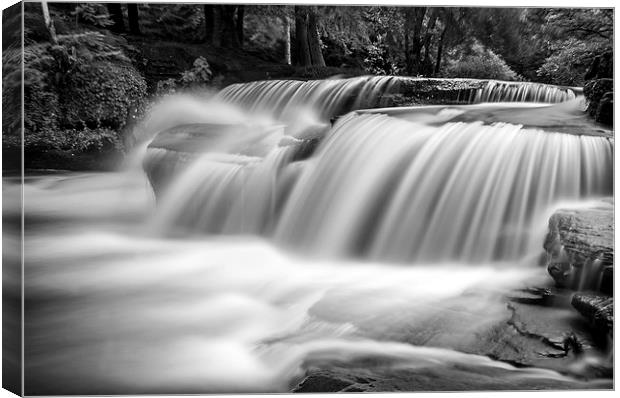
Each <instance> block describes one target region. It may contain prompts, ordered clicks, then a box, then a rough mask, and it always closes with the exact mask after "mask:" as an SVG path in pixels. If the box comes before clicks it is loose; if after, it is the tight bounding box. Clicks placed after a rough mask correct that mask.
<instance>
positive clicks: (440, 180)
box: [276, 115, 613, 262]
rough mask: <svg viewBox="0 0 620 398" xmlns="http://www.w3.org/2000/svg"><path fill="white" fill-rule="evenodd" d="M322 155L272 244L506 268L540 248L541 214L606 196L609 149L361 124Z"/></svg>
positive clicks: (473, 128)
mask: <svg viewBox="0 0 620 398" xmlns="http://www.w3.org/2000/svg"><path fill="white" fill-rule="evenodd" d="M321 149H322V150H321V151H320V152H319V153H317V156H316V157H315V158H314V159H312V160H311V161H310V162H309V164H308V165H307V166H306V167H305V168H304V172H303V174H302V175H301V176H300V178H299V181H298V182H297V185H296V187H295V190H294V191H293V192H292V194H291V196H290V199H289V201H288V203H287V207H286V209H285V210H284V212H283V214H282V218H281V220H280V222H279V224H278V230H277V232H276V239H277V240H279V241H282V242H285V243H288V244H291V245H295V246H303V247H307V248H309V249H311V250H312V251H317V250H321V251H326V252H329V253H332V254H333V253H338V254H342V255H344V254H347V255H360V254H362V255H367V256H370V257H372V258H377V259H386V258H387V259H391V260H397V261H407V262H411V261H439V260H454V259H461V260H468V261H489V260H498V259H499V260H505V259H515V258H519V257H520V256H523V255H525V254H527V253H528V252H530V251H531V250H532V249H533V248H537V247H538V246H540V240H537V239H532V236H531V234H530V232H531V229H532V223H536V222H540V221H541V219H544V218H542V217H541V218H538V217H535V216H542V212H544V211H545V210H547V209H548V208H549V206H550V205H552V204H553V203H557V202H559V201H565V200H577V199H580V198H584V197H590V196H596V195H610V194H611V192H612V162H613V160H612V145H611V143H610V142H609V141H608V140H607V139H606V138H602V137H588V136H576V135H567V134H558V133H547V132H543V131H537V130H530V129H523V128H522V127H521V126H519V125H512V124H504V123H497V124H494V125H490V126H488V125H483V123H482V122H475V123H447V124H444V125H441V126H439V127H435V126H426V125H423V124H417V123H411V122H405V121H400V120H394V119H393V118H390V117H388V116H385V115H363V116H351V117H348V118H347V119H346V120H343V121H341V122H340V123H338V125H336V126H335V128H334V129H333V131H332V132H330V135H329V137H328V138H327V139H326V141H325V142H324V143H323V145H322V146H321ZM538 238H540V237H538Z"/></svg>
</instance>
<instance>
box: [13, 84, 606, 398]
mask: <svg viewBox="0 0 620 398" xmlns="http://www.w3.org/2000/svg"><path fill="white" fill-rule="evenodd" d="M398 84H399V79H397V78H385V77H374V78H368V77H365V78H356V79H350V80H345V79H340V80H338V79H335V80H328V81H320V82H310V83H303V82H286V81H278V82H276V81H274V82H257V83H252V84H249V85H235V86H231V87H229V88H226V89H224V90H223V91H222V92H221V93H219V95H218V96H217V97H216V99H215V100H212V101H210V102H202V101H199V100H194V99H188V98H178V97H173V98H171V99H170V100H169V102H166V103H163V104H162V105H161V106H159V107H156V108H155V111H153V114H152V115H151V119H149V121H148V123H147V124H145V126H144V127H143V129H142V130H143V136H144V137H147V136H149V135H155V138H154V139H153V140H152V141H151V142H150V146H149V147H148V148H146V149H144V148H142V152H143V153H144V158H143V159H142V162H137V161H136V162H134V163H135V164H139V163H142V165H143V166H144V169H145V170H146V171H147V174H148V176H149V178H150V179H151V184H152V186H153V187H155V192H156V200H154V197H153V191H152V188H151V185H149V183H148V181H147V180H146V177H145V176H144V175H143V173H142V171H141V170H138V169H131V170H128V171H125V172H122V173H121V172H119V173H110V174H60V175H54V176H45V175H43V176H37V177H34V178H32V179H29V180H28V181H27V183H26V185H25V187H24V197H25V198H26V200H25V202H24V205H25V213H26V220H27V225H28V228H27V229H26V233H25V236H26V240H25V253H26V260H25V261H26V266H25V276H24V279H25V284H26V290H25V294H26V303H27V305H26V309H25V311H26V315H25V316H26V326H25V340H26V342H27V344H26V347H27V349H26V351H25V352H24V357H25V359H24V366H25V378H26V385H27V386H28V387H27V390H26V394H43V395H58V394H80V395H85V394H116V393H120V394H132V393H141V394H156V393H160V394H162V393H163V394H172V393H222V392H286V391H290V390H291V388H293V387H294V386H295V385H297V384H298V383H299V382H300V380H302V379H303V377H304V375H305V374H306V372H308V371H311V370H312V369H315V368H318V369H340V370H339V371H343V370H342V369H349V368H350V367H355V366H358V367H360V366H361V367H363V372H362V373H363V374H364V375H365V376H364V379H363V380H366V379H367V381H369V380H371V379H372V381H369V383H370V384H372V385H374V387H372V388H376V389H377V390H381V388H382V387H381V386H392V389H395V387H393V386H394V385H395V384H390V383H391V382H390V381H389V380H393V379H390V377H392V376H394V377H402V378H404V379H400V380H401V381H402V383H403V384H398V385H399V386H400V388H401V389H407V390H420V389H431V390H437V389H448V390H460V389H475V390H480V389H498V388H499V389H511V390H516V389H528V388H535V389H538V388H554V389H564V388H610V385H611V382H610V380H609V379H603V380H596V379H594V380H588V381H584V380H579V379H577V378H575V377H573V376H575V375H577V376H578V375H579V374H580V373H579V372H580V371H578V370H574V369H577V368H574V367H573V368H571V367H568V365H565V364H566V362H563V364H564V365H562V366H564V368H561V369H560V370H561V371H562V373H563V374H561V373H558V372H556V371H554V370H548V369H549V368H553V366H551V365H548V362H545V361H546V360H549V358H547V357H545V358H542V359H541V357H540V352H543V351H545V350H550V349H552V348H550V347H548V346H537V345H536V344H542V343H541V342H540V341H539V340H540V339H535V340H536V341H535V342H533V343H531V344H534V345H533V346H532V349H531V353H532V358H534V359H532V362H530V363H529V365H530V366H532V367H530V368H522V367H515V366H512V365H509V364H507V363H506V362H502V361H497V360H492V359H490V358H489V357H491V358H500V359H504V358H503V357H502V355H503V354H502V353H505V352H500V354H502V355H498V354H497V353H496V352H491V351H490V350H492V349H495V348H497V347H508V348H510V347H513V345H515V344H517V345H518V344H521V343H523V341H524V340H523V339H527V337H523V336H521V335H519V336H517V335H516V334H515V331H514V330H513V329H509V330H505V329H502V328H505V327H509V322H512V321H513V316H514V314H511V313H510V312H509V311H508V309H507V307H506V301H505V296H506V294H507V292H509V291H514V289H519V288H523V287H524V286H532V285H537V284H540V283H544V282H545V281H547V280H548V279H547V276H546V275H545V272H544V270H543V269H541V268H540V267H538V266H537V265H536V264H535V261H533V260H531V258H530V257H529V256H530V255H531V254H539V252H540V250H541V246H542V234H543V233H544V230H545V227H546V222H547V217H548V215H549V212H550V211H552V210H553V209H554V208H555V207H557V206H560V205H561V204H563V203H568V202H580V203H582V202H583V201H592V200H596V199H597V198H598V197H601V196H609V195H611V194H612V191H613V189H612V181H611V180H612V179H611V175H612V153H613V141H612V140H611V139H609V138H608V136H607V135H606V133H605V132H603V133H600V132H599V131H598V130H596V127H593V128H592V129H591V130H589V131H590V135H575V134H566V133H559V132H558V131H569V130H571V129H575V128H576V127H575V126H582V125H581V124H579V125H578V124H575V123H576V122H575V120H576V118H579V116H575V115H577V112H578V111H577V110H576V109H577V106H578V104H577V103H576V101H567V100H570V99H571V98H572V91H571V92H568V91H565V90H564V89H561V88H558V89H557V90H556V91H553V89H552V88H551V87H550V86H544V87H543V88H541V87H539V86H536V85H528V84H525V83H516V85H517V86H519V87H521V90H522V91H521V92H518V93H515V92H512V91H510V90H509V89H506V88H505V87H504V88H501V84H499V83H498V84H495V85H493V87H491V86H492V84H491V83H489V86H487V88H488V89H489V90H491V91H493V90H496V91H495V94H492V93H490V94H484V95H483V94H482V93H479V94H480V98H488V100H490V101H494V100H502V101H515V100H532V101H537V102H539V101H548V102H561V101H566V102H563V103H561V104H556V105H549V104H539V103H533V104H527V106H526V105H523V104H519V103H513V104H510V105H508V104H503V103H495V104H492V105H491V104H478V105H459V106H456V105H455V106H441V107H412V108H394V109H391V110H383V109H381V110H374V111H371V110H360V111H359V112H358V111H355V110H356V109H358V108H361V107H366V106H382V104H383V100H384V99H385V97H386V95H385V94H386V93H390V94H393V93H394V92H395V91H394V90H396V91H397V89H398ZM510 84H515V83H510ZM476 90H478V89H476ZM482 90H484V88H482ZM497 90H499V91H497ZM517 91H518V90H517ZM523 91H526V92H528V93H526V94H523ZM529 93H533V94H529ZM468 98H469V97H468ZM222 100H224V102H225V104H222V103H221V101H222ZM468 101H469V100H468ZM472 101H473V99H472ZM484 101H487V99H485V100H484ZM476 102H477V101H476ZM569 108H570V109H569ZM567 109H568V110H567ZM351 111H353V112H351ZM347 112H350V113H347ZM543 113H544V114H545V115H546V116H545V117H544V118H543V117H541V114H543ZM533 115H535V116H533ZM334 116H340V118H339V119H338V120H336V121H335V122H334V123H333V125H330V124H329V121H328V119H329V118H331V117H334ZM562 123H564V124H570V129H568V128H566V126H565V125H562ZM580 123H581V122H580ZM584 123H585V122H584ZM583 125H585V124H583ZM571 131H572V130H571ZM145 145H146V142H145ZM160 180H161V181H160ZM164 180H165V183H164ZM3 189H4V190H5V192H6V193H11V192H14V193H15V195H19V193H20V192H21V191H20V187H19V185H18V184H11V182H10V181H5V185H4V187H3ZM19 210H20V209H19V206H18V202H16V204H15V206H14V207H13V208H9V209H8V210H5V217H7V216H8V217H9V218H10V217H17V215H18V214H19ZM18 257H19V252H18V251H15V252H11V251H8V252H6V253H5V260H7V259H8V260H11V259H13V258H15V259H17V258H18ZM403 264H405V265H406V266H403ZM569 316H572V315H570V314H569V313H567V312H566V313H565V312H562V313H561V314H560V317H569ZM571 319H572V318H571ZM546 321H547V320H546V319H545V322H546ZM502 331H504V332H503V333H505V336H504V335H502ZM68 336H70V337H69V338H68ZM502 336H504V337H505V338H506V339H507V340H501V339H502V338H503V337H502ZM506 336H507V337H506ZM517 338H520V339H521V340H519V341H518V342H517V340H515V339H517ZM498 339H499V340H498ZM511 350H512V351H511ZM500 351H501V350H500ZM508 351H509V352H508ZM513 351H514V350H513V348H510V349H508V350H507V351H506V352H508V354H506V355H508V356H510V355H511V354H510V352H513ZM523 352H525V351H523ZM523 352H519V353H518V355H521V354H522V353H523ZM528 352H529V351H528ZM553 355H561V353H560V354H558V353H557V352H555V353H554V354H553ZM605 358H606V357H605V353H604V352H603V353H600V356H595V355H593V357H592V358H591V357H588V358H585V359H583V360H581V359H580V360H579V361H577V362H575V363H573V362H570V361H569V364H570V365H571V366H572V365H575V366H577V365H578V366H582V364H583V363H586V362H585V361H586V360H587V361H590V362H594V363H595V364H598V363H605V360H606V359H605ZM518 359H519V361H520V360H522V358H520V357H519V358H518ZM530 359H531V358H530ZM505 360H506V361H509V362H511V361H513V360H514V361H516V362H518V361H517V360H516V359H515V358H513V357H509V358H506V359H505ZM347 366H348V367H349V368H347ZM558 366H559V365H558ZM583 366H585V365H583ZM540 367H545V368H547V369H541V368H540ZM579 369H581V368H579ZM567 374H569V375H571V376H568V375H567ZM351 377H353V376H351ZM356 380H358V382H359V383H361V384H364V382H362V381H359V380H360V379H359V378H358V379H356ZM403 380H404V381H403ZM359 383H358V384H359ZM382 383H384V384H382ZM358 384H356V386H357V387H359V386H358ZM361 384H360V385H361ZM357 387H356V388H357ZM367 387H368V386H367ZM365 388H366V387H365ZM368 388H370V387H368ZM350 391H355V390H350Z"/></svg>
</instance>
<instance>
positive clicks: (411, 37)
mask: <svg viewBox="0 0 620 398" xmlns="http://www.w3.org/2000/svg"><path fill="white" fill-rule="evenodd" d="M426 10H427V8H426V7H407V8H405V9H404V15H405V61H406V70H407V74H409V75H417V74H418V73H419V72H420V64H421V62H420V61H421V59H420V57H421V55H420V54H421V52H422V47H423V45H424V44H423V43H422V35H421V33H422V25H423V23H424V16H425V15H426Z"/></svg>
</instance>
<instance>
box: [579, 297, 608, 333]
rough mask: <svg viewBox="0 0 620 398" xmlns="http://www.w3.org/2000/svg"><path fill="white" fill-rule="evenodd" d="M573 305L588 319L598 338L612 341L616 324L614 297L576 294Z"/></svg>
mask: <svg viewBox="0 0 620 398" xmlns="http://www.w3.org/2000/svg"><path fill="white" fill-rule="evenodd" d="M571 304H572V305H573V307H575V309H577V311H579V313H580V314H581V315H583V316H584V317H586V319H588V321H589V322H590V324H591V325H592V326H593V328H594V330H595V332H596V335H597V337H598V338H601V339H603V340H607V339H611V337H612V332H613V323H614V301H613V297H609V296H603V295H600V294H593V293H576V294H575V295H574V296H573V299H572V301H571Z"/></svg>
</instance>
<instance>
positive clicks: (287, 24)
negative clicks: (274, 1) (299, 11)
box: [282, 16, 291, 65]
mask: <svg viewBox="0 0 620 398" xmlns="http://www.w3.org/2000/svg"><path fill="white" fill-rule="evenodd" d="M282 23H283V24H284V62H286V64H287V65H290V64H291V20H290V19H289V18H288V16H283V17H282Z"/></svg>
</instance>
